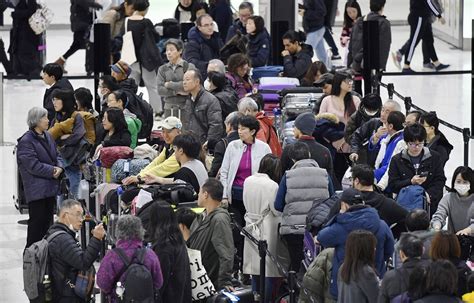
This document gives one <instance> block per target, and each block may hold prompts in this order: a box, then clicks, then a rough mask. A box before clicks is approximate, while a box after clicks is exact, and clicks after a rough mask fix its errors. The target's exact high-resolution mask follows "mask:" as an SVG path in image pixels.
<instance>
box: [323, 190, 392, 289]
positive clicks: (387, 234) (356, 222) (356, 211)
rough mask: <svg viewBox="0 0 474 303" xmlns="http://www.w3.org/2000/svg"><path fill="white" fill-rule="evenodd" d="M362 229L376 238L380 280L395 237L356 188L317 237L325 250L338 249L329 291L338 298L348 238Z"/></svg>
mask: <svg viewBox="0 0 474 303" xmlns="http://www.w3.org/2000/svg"><path fill="white" fill-rule="evenodd" d="M357 229H363V230H368V231H370V232H372V233H373V234H374V235H375V237H376V238H377V247H376V252H375V270H376V272H377V273H378V275H379V277H383V275H384V273H385V270H386V268H385V261H387V260H388V259H389V258H390V257H391V256H392V254H393V244H394V240H393V236H392V232H391V231H390V228H389V227H388V225H387V224H386V223H385V222H384V221H383V220H381V219H380V217H379V215H378V214H377V210H375V209H374V208H372V207H370V206H368V205H365V204H364V200H363V199H362V194H361V193H360V192H359V191H358V190H356V189H353V188H349V189H346V190H345V191H344V192H343V193H342V196H341V210H340V213H339V214H338V215H337V216H335V217H334V218H332V219H331V220H330V221H329V222H328V223H327V224H326V227H325V228H323V229H322V230H321V231H320V232H319V233H318V236H317V237H316V239H315V241H316V242H319V243H320V244H321V245H322V246H323V247H325V248H327V247H334V248H335V249H336V251H335V255H334V259H333V263H332V271H331V286H330V289H329V292H330V293H331V295H332V296H333V297H334V298H337V293H338V292H337V273H338V271H339V267H340V266H341V264H342V262H343V261H344V255H345V244H346V239H347V237H348V236H349V234H350V232H351V231H354V230H357Z"/></svg>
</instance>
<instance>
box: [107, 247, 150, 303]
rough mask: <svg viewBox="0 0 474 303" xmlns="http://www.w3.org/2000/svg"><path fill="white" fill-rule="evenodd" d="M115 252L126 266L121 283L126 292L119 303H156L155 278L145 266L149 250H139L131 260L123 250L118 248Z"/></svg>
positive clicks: (121, 275)
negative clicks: (146, 254)
mask: <svg viewBox="0 0 474 303" xmlns="http://www.w3.org/2000/svg"><path fill="white" fill-rule="evenodd" d="M113 250H114V251H115V253H116V254H117V255H118V256H119V257H120V259H121V260H122V262H123V264H124V268H123V269H122V272H121V274H120V275H119V276H120V278H119V281H121V282H122V286H123V288H124V290H125V291H124V294H123V298H122V299H120V298H119V302H136V303H138V302H141V303H154V302H155V289H154V286H153V276H152V275H151V272H150V270H149V269H148V268H147V267H146V266H145V264H144V260H145V253H146V252H147V248H146V247H142V248H139V249H137V250H136V251H135V253H134V254H133V256H132V258H131V259H129V258H128V257H127V255H126V254H125V252H124V251H123V250H122V249H120V248H118V247H116V248H114V249H113Z"/></svg>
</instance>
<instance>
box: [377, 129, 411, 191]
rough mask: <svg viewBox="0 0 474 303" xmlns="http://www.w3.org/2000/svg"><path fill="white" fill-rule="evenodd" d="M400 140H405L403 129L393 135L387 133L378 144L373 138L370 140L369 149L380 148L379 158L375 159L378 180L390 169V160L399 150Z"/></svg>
mask: <svg viewBox="0 0 474 303" xmlns="http://www.w3.org/2000/svg"><path fill="white" fill-rule="evenodd" d="M400 141H403V129H401V130H399V131H397V132H396V133H394V134H393V135H389V134H386V135H384V136H382V137H381V138H380V140H379V141H378V142H377V144H375V145H374V144H372V140H369V146H368V151H369V152H371V151H372V149H375V150H378V154H377V158H376V159H375V170H374V175H375V179H377V182H378V181H380V179H382V177H383V175H384V174H385V172H386V171H387V169H388V165H389V164H390V160H391V159H392V157H393V156H394V155H395V154H394V152H395V150H397V148H396V147H397V145H398V144H399V142H400Z"/></svg>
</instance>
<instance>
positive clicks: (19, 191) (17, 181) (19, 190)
mask: <svg viewBox="0 0 474 303" xmlns="http://www.w3.org/2000/svg"><path fill="white" fill-rule="evenodd" d="M13 156H14V157H15V171H16V177H15V178H14V189H15V191H16V194H14V195H13V203H14V204H15V208H16V209H18V211H19V212H20V214H23V213H24V211H25V210H28V203H26V199H25V192H24V188H23V182H22V180H21V174H20V171H19V170H18V162H17V161H16V146H15V148H14V149H13Z"/></svg>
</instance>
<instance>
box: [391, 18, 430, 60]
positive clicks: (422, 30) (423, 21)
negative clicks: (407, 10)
mask: <svg viewBox="0 0 474 303" xmlns="http://www.w3.org/2000/svg"><path fill="white" fill-rule="evenodd" d="M408 23H409V24H410V38H409V39H408V41H407V42H406V43H405V45H406V46H405V45H404V46H403V47H402V49H401V50H400V52H401V53H402V54H405V64H408V65H409V64H410V62H411V61H412V59H413V55H414V53H415V49H416V46H417V45H418V43H419V42H420V40H423V43H422V51H423V63H429V62H430V61H429V60H431V61H433V62H434V61H438V56H437V55H436V50H435V48H434V38H433V27H432V26H431V18H427V17H426V18H423V17H419V16H416V15H413V14H410V15H408Z"/></svg>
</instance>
